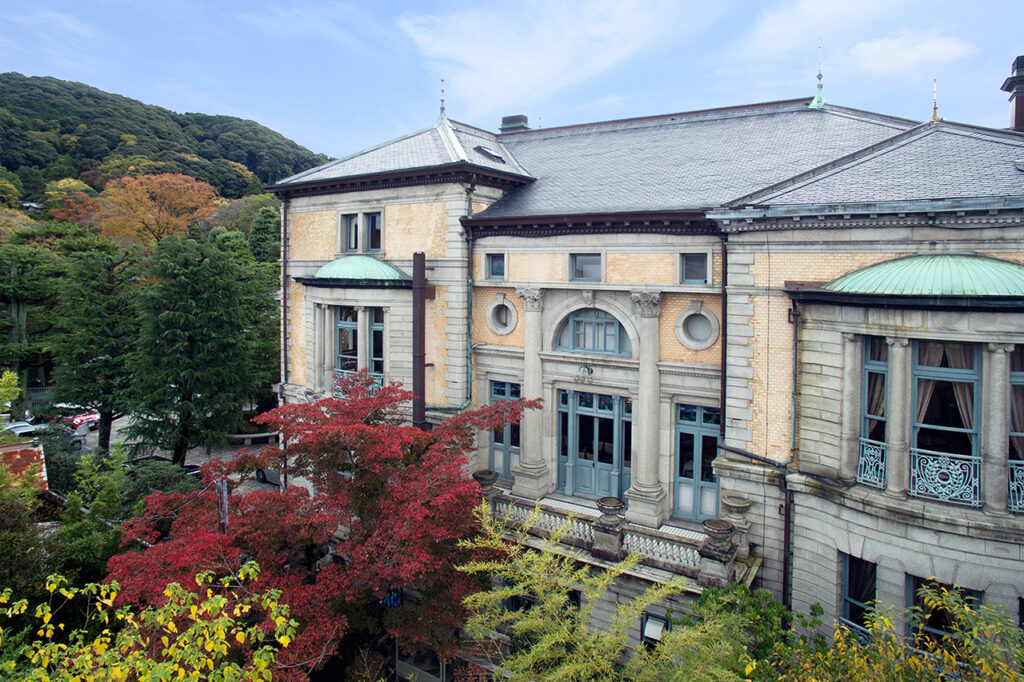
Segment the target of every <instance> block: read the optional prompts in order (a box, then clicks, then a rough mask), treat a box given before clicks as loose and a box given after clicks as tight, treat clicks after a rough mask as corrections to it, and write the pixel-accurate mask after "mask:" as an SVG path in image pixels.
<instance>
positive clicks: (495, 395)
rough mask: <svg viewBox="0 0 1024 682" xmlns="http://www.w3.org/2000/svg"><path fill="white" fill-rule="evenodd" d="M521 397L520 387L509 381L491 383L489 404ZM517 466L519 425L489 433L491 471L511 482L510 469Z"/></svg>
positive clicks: (507, 425)
mask: <svg viewBox="0 0 1024 682" xmlns="http://www.w3.org/2000/svg"><path fill="white" fill-rule="evenodd" d="M521 395H522V386H520V384H517V383H514V382H511V381H492V382H491V403H492V404H493V403H496V402H500V401H503V400H518V399H519V398H520V396H521ZM518 464H519V424H505V425H504V426H501V427H499V428H497V429H495V430H494V431H491V463H490V467H491V470H492V471H496V472H498V477H499V478H501V479H504V480H508V481H511V480H512V468H513V467H515V466H517V465H518Z"/></svg>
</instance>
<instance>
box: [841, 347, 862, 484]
mask: <svg viewBox="0 0 1024 682" xmlns="http://www.w3.org/2000/svg"><path fill="white" fill-rule="evenodd" d="M861 357H863V356H862V355H861V344H860V343H859V342H858V340H857V335H856V334H850V333H848V332H844V333H843V418H842V435H841V440H840V451H839V478H841V479H842V480H844V481H850V482H852V481H854V480H856V478H857V465H858V462H859V460H860V431H861V426H860V425H861V377H862V372H861V362H860V359H861Z"/></svg>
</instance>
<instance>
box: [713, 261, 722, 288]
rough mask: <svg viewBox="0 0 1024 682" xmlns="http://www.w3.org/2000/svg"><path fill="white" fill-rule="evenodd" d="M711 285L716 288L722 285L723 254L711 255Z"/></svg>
mask: <svg viewBox="0 0 1024 682" xmlns="http://www.w3.org/2000/svg"><path fill="white" fill-rule="evenodd" d="M711 283H712V284H713V285H714V286H716V287H717V286H721V284H722V254H720V253H713V254H711Z"/></svg>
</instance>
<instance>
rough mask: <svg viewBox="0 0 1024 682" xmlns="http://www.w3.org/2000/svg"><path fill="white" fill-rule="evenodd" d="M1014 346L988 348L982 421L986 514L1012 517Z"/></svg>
mask: <svg viewBox="0 0 1024 682" xmlns="http://www.w3.org/2000/svg"><path fill="white" fill-rule="evenodd" d="M1011 352H1013V345H1012V344H1006V343H987V344H985V359H984V365H983V367H984V372H985V377H984V381H983V382H982V386H984V387H985V391H984V394H983V395H984V397H983V403H982V414H984V415H985V419H984V420H983V421H982V424H983V428H984V429H985V431H984V433H983V434H982V440H981V485H982V489H981V499H982V503H983V505H984V506H983V509H984V510H985V512H986V513H989V514H994V515H999V516H1004V515H1005V516H1009V515H1010V512H1009V511H1008V510H1007V495H1008V494H1009V489H1010V487H1009V478H1008V477H1009V471H1008V469H1009V467H1008V462H1007V451H1008V444H1009V442H1010V403H1009V399H1010V353H1011Z"/></svg>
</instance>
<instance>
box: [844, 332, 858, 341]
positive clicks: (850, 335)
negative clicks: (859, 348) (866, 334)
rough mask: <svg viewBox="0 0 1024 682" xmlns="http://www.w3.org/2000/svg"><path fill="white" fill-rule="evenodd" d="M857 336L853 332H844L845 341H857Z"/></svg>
mask: <svg viewBox="0 0 1024 682" xmlns="http://www.w3.org/2000/svg"><path fill="white" fill-rule="evenodd" d="M856 340H857V335H856V334H854V333H853V332H843V341H856Z"/></svg>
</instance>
